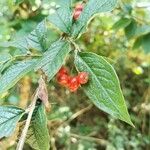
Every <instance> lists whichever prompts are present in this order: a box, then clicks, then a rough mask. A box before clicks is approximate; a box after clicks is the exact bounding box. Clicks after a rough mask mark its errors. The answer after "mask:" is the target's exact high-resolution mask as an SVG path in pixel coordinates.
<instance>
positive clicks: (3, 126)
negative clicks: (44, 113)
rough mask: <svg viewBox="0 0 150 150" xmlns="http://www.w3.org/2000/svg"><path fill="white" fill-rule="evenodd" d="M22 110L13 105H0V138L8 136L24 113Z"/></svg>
mask: <svg viewBox="0 0 150 150" xmlns="http://www.w3.org/2000/svg"><path fill="white" fill-rule="evenodd" d="M24 112H25V111H24V110H23V109H20V108H17V107H13V106H0V139H1V138H3V137H8V136H10V135H11V134H12V133H13V132H14V130H15V128H16V125H17V123H18V121H19V120H20V118H21V117H22V116H23V114H24Z"/></svg>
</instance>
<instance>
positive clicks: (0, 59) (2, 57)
mask: <svg viewBox="0 0 150 150" xmlns="http://www.w3.org/2000/svg"><path fill="white" fill-rule="evenodd" d="M11 59H12V56H11V55H10V54H9V53H7V52H6V53H5V52H4V53H0V73H1V72H2V71H3V68H5V64H6V63H7V62H8V61H10V60H11Z"/></svg>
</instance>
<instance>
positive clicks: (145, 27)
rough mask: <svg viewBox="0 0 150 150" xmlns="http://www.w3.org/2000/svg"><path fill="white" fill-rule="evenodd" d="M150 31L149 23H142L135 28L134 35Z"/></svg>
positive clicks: (137, 35)
mask: <svg viewBox="0 0 150 150" xmlns="http://www.w3.org/2000/svg"><path fill="white" fill-rule="evenodd" d="M148 33H150V26H149V25H142V26H138V27H137V28H136V32H135V35H134V36H135V37H139V36H142V35H146V34H148Z"/></svg>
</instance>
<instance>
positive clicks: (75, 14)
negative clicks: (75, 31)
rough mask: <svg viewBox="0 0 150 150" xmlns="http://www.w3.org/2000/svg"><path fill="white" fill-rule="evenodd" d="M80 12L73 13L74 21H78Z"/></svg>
mask: <svg viewBox="0 0 150 150" xmlns="http://www.w3.org/2000/svg"><path fill="white" fill-rule="evenodd" d="M81 12H82V11H75V12H74V14H73V19H74V20H78V18H79V17H80V14H81Z"/></svg>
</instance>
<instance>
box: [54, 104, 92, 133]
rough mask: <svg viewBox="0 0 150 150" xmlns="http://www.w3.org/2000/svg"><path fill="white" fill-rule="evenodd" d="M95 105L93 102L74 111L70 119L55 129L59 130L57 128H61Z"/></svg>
mask: <svg viewBox="0 0 150 150" xmlns="http://www.w3.org/2000/svg"><path fill="white" fill-rule="evenodd" d="M92 107H93V105H92V104H90V105H89V106H87V107H85V108H83V109H81V110H79V111H78V112H76V113H74V114H73V115H72V116H71V117H70V118H69V119H68V120H66V121H64V122H62V123H61V124H60V125H59V126H58V127H57V128H56V129H55V131H56V132H57V129H58V128H60V127H61V126H63V125H66V124H69V123H70V122H71V121H72V120H74V119H75V118H77V117H79V116H81V115H82V114H84V113H86V112H87V111H89V110H90V109H91V108H92Z"/></svg>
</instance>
